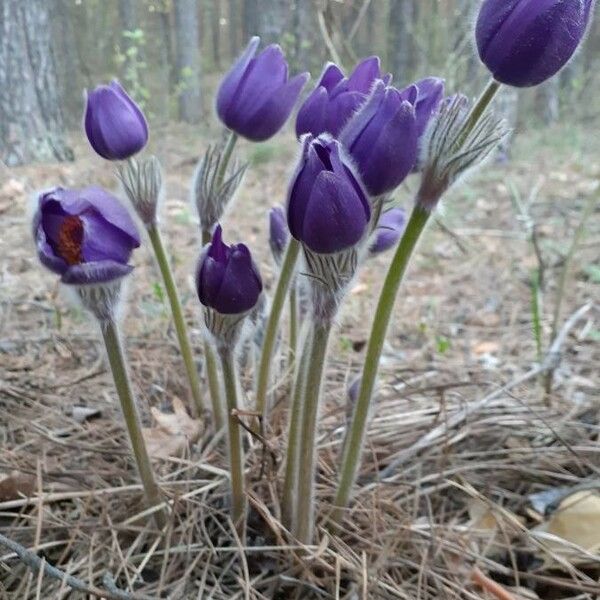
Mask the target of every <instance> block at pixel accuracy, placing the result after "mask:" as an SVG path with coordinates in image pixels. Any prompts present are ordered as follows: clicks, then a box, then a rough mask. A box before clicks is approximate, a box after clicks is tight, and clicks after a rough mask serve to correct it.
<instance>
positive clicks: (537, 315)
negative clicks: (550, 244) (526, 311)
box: [531, 270, 543, 361]
mask: <svg viewBox="0 0 600 600" xmlns="http://www.w3.org/2000/svg"><path fill="white" fill-rule="evenodd" d="M541 313H542V311H541V290H540V273H539V270H535V271H534V272H533V273H532V275H531V317H532V323H533V337H534V338H535V348H536V353H537V358H538V361H540V360H542V343H543V342H542V315H541Z"/></svg>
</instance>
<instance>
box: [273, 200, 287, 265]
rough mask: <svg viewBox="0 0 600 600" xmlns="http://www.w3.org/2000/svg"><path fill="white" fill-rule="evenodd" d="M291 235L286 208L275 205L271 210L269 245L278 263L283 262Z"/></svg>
mask: <svg viewBox="0 0 600 600" xmlns="http://www.w3.org/2000/svg"><path fill="white" fill-rule="evenodd" d="M289 237H290V232H289V229H288V226H287V221H286V219H285V210H284V209H283V207H281V206H274V207H273V208H272V209H271V210H270V211H269V247H270V248H271V254H272V255H273V258H274V259H275V262H276V263H277V264H278V265H279V264H280V263H281V259H282V257H283V253H284V252H285V248H286V246H287V243H288V239H289Z"/></svg>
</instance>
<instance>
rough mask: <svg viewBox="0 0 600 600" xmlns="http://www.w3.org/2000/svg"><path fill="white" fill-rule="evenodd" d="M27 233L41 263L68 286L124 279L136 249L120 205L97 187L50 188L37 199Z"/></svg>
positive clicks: (135, 237)
mask: <svg viewBox="0 0 600 600" xmlns="http://www.w3.org/2000/svg"><path fill="white" fill-rule="evenodd" d="M33 231H34V236H35V241H36V246H37V251H38V256H39V258H40V260H41V262H42V263H43V264H44V265H45V266H46V267H48V268H49V269H50V270H51V271H53V272H54V273H57V274H59V275H60V276H61V280H62V281H63V283H67V284H74V285H85V284H97V283H105V282H109V281H112V280H115V279H119V278H121V277H123V276H125V275H127V274H128V273H129V272H130V271H131V270H132V269H133V267H132V266H131V265H130V264H129V259H130V257H131V253H132V251H133V249H134V248H137V247H138V246H139V245H140V237H139V234H138V231H137V229H136V226H135V224H134V222H133V220H132V219H131V217H130V215H129V213H128V212H127V210H126V209H125V207H124V206H123V205H122V204H121V203H120V202H119V201H118V200H117V199H116V198H115V197H114V196H112V195H111V194H109V193H108V192H106V191H105V190H103V189H102V188H99V187H88V188H85V189H81V190H76V189H64V188H55V189H53V190H50V191H48V192H44V193H42V194H41V195H40V197H39V200H38V209H37V212H36V214H35V216H34V223H33Z"/></svg>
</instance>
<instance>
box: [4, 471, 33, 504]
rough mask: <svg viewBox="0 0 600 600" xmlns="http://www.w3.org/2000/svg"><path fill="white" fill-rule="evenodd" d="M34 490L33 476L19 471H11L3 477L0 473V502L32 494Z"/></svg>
mask: <svg viewBox="0 0 600 600" xmlns="http://www.w3.org/2000/svg"><path fill="white" fill-rule="evenodd" d="M34 490H35V476H34V475H26V474H25V473H21V472H20V471H12V473H10V474H9V475H7V476H5V477H3V476H2V474H0V502H6V501H7V500H17V499H18V498H21V497H23V496H26V497H28V496H32V495H33V492H34Z"/></svg>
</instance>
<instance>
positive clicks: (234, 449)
mask: <svg viewBox="0 0 600 600" xmlns="http://www.w3.org/2000/svg"><path fill="white" fill-rule="evenodd" d="M220 356H221V367H222V369H223V380H224V382H225V396H226V398H227V425H228V439H229V470H230V476H231V500H232V518H233V522H234V524H235V528H236V530H237V532H238V534H239V536H240V538H241V539H243V538H244V530H245V523H244V521H245V516H246V497H245V496H244V456H243V450H242V434H241V431H240V425H239V423H238V418H237V415H236V414H235V411H237V410H238V399H237V374H236V368H235V360H234V357H233V351H232V350H230V349H226V348H225V349H221V351H220Z"/></svg>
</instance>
